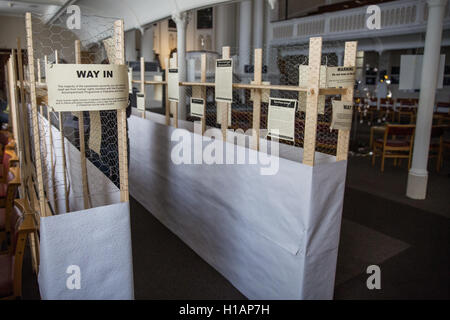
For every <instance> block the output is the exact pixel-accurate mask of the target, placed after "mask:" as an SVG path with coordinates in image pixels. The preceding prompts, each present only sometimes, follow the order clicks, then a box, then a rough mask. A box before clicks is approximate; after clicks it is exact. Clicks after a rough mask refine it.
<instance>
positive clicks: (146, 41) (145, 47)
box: [141, 26, 155, 62]
mask: <svg viewBox="0 0 450 320" xmlns="http://www.w3.org/2000/svg"><path fill="white" fill-rule="evenodd" d="M141 57H144V60H145V61H147V62H148V61H153V60H154V59H155V54H154V52H153V26H151V27H149V28H147V29H145V30H144V33H143V34H142V37H141Z"/></svg>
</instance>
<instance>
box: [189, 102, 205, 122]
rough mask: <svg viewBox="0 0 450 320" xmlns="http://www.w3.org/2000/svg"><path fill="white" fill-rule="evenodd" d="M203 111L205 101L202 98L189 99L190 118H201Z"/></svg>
mask: <svg viewBox="0 0 450 320" xmlns="http://www.w3.org/2000/svg"><path fill="white" fill-rule="evenodd" d="M204 111H205V100H204V99H202V98H191V116H192V117H200V118H202V117H203V114H204Z"/></svg>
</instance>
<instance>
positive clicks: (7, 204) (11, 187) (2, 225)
mask: <svg viewBox="0 0 450 320" xmlns="http://www.w3.org/2000/svg"><path fill="white" fill-rule="evenodd" d="M3 185H4V184H3ZM5 186H6V190H5V192H4V193H5V197H4V198H3V199H2V203H1V204H0V253H2V252H10V245H11V228H10V226H11V224H10V221H11V216H12V214H13V208H14V199H15V198H16V195H17V189H18V188H19V186H20V169H19V167H11V168H9V173H8V182H7V184H6V185H5Z"/></svg>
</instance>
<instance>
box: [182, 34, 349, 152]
mask: <svg viewBox="0 0 450 320" xmlns="http://www.w3.org/2000/svg"><path fill="white" fill-rule="evenodd" d="M344 47H345V43H344V42H341V41H339V42H338V41H334V42H324V44H323V52H322V61H321V64H322V66H330V67H331V66H339V65H342V64H343V55H344V51H343V50H344ZM231 52H232V53H233V52H235V53H240V54H242V50H239V48H237V47H234V48H231ZM308 54H309V44H303V45H291V46H280V47H271V49H270V50H268V51H267V52H263V55H262V57H263V61H262V66H263V69H262V82H263V84H272V85H289V86H299V85H300V81H301V80H300V78H303V81H304V77H305V76H306V77H307V74H305V73H306V72H305V70H306V68H303V69H302V70H303V73H302V74H299V70H300V69H301V68H299V67H300V66H302V65H303V66H307V65H308ZM253 55H254V49H250V50H249V51H248V52H247V53H246V54H245V56H246V57H249V62H248V64H245V62H244V63H241V65H239V62H242V61H243V59H242V58H241V57H240V56H239V55H238V54H235V55H232V58H233V61H235V65H234V70H233V83H251V81H253V78H254V70H253V69H254V66H253ZM208 59H214V58H213V57H210V56H207V60H208ZM236 62H237V63H236ZM207 64H208V62H207ZM195 81H196V82H199V81H200V76H199V74H198V72H197V74H196V76H195ZM206 81H207V82H214V73H213V72H212V73H211V72H207V80H206ZM184 90H185V108H186V115H187V120H188V121H198V120H199V118H197V117H192V116H190V98H191V97H192V96H193V95H195V94H196V93H195V92H194V90H195V89H193V88H192V87H190V86H187V87H185V89H184ZM262 95H263V100H262V102H261V118H260V119H261V120H260V128H261V129H267V121H268V96H270V97H277V98H285V99H295V100H298V101H299V108H298V110H297V112H296V117H295V140H294V141H288V140H280V142H281V143H285V144H290V145H295V146H297V147H303V139H304V129H305V108H306V92H300V93H299V92H296V91H287V90H270V92H266V93H264V92H263V93H262ZM264 96H266V99H264ZM333 99H337V100H340V99H341V97H340V95H336V96H321V97H319V114H318V123H317V133H316V151H319V152H322V153H327V154H331V155H336V146H337V137H338V131H337V130H330V125H331V120H332V100H333ZM180 107H181V108H182V104H180ZM205 108H206V109H205V114H206V126H208V127H216V128H219V127H220V124H219V123H220V119H219V118H218V112H217V106H216V102H215V99H214V88H213V87H207V88H206V103H205ZM179 112H181V111H179ZM230 114H231V122H230V126H229V127H230V128H231V129H234V130H237V129H242V130H243V131H244V132H245V131H247V130H248V129H250V128H252V124H253V122H252V121H253V120H252V119H253V101H252V93H251V90H250V89H240V88H239V89H236V88H234V89H233V102H232V103H231V112H230V113H229V116H230Z"/></svg>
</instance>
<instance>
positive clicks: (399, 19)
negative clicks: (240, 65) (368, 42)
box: [270, 0, 450, 45]
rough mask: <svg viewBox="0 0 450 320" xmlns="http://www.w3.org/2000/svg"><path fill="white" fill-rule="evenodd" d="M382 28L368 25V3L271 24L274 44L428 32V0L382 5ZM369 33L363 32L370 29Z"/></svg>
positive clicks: (448, 17)
mask: <svg viewBox="0 0 450 320" xmlns="http://www.w3.org/2000/svg"><path fill="white" fill-rule="evenodd" d="M379 7H380V9H381V28H380V29H379V30H369V29H368V28H367V26H366V19H367V17H368V15H367V14H366V10H367V6H364V7H359V8H354V9H348V10H341V11H336V12H331V13H324V14H319V15H314V16H309V17H304V18H297V19H291V20H286V21H279V22H273V23H271V24H270V29H271V33H270V34H271V44H272V45H276V44H285V43H287V42H292V41H293V40H294V41H295V42H303V41H305V42H306V41H308V39H309V37H311V36H322V37H323V38H325V39H331V40H341V39H350V38H364V37H374V36H381V35H389V34H396V35H398V34H402V33H404V34H408V33H414V32H421V31H424V30H425V28H426V21H427V17H428V10H427V9H428V8H427V5H426V1H425V0H399V1H392V2H386V3H382V4H379ZM444 28H450V6H448V5H447V8H446V14H445V20H444ZM369 31H370V34H369V33H368V34H367V35H364V34H363V33H366V32H369Z"/></svg>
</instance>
